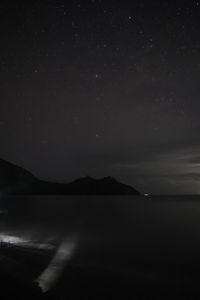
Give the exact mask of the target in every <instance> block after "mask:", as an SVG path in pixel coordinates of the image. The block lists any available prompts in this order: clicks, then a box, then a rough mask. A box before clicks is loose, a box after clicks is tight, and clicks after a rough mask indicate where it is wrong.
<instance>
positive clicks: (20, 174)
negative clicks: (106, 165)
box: [0, 159, 140, 195]
mask: <svg viewBox="0 0 200 300" xmlns="http://www.w3.org/2000/svg"><path fill="white" fill-rule="evenodd" d="M0 189H1V191H2V193H3V194H12V195H25V194H30V195H36V194H40V195H41V194H44V195H56V194H57V195H139V194H140V193H139V192H138V191H137V190H136V189H134V188H133V187H132V186H129V185H126V184H123V183H121V182H119V181H117V180H116V179H114V178H112V177H109V176H108V177H104V178H101V179H95V178H92V177H89V176H88V177H84V178H79V179H76V180H74V181H72V182H70V183H54V182H47V181H43V180H40V179H38V178H37V177H35V176H34V175H33V174H31V172H29V171H27V170H25V169H24V168H21V167H19V166H16V165H14V164H12V163H10V162H7V161H5V160H3V159H0Z"/></svg>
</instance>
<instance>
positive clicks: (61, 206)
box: [0, 195, 200, 299]
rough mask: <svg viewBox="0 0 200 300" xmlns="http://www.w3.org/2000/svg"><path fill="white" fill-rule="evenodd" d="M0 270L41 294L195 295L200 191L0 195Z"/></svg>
mask: <svg viewBox="0 0 200 300" xmlns="http://www.w3.org/2000/svg"><path fill="white" fill-rule="evenodd" d="M0 270H1V272H2V273H3V272H5V273H8V274H10V276H13V277H15V278H16V280H19V281H20V282H23V283H24V284H29V283H30V282H34V283H37V285H38V286H39V288H40V289H41V291H42V293H43V294H45V296H46V297H47V299H48V297H49V299H198V298H199V297H200V196H190V195H186V196H148V197H144V196H44V195H42V196H39V195H38V196H17V197H16V196H9V197H5V196H4V197H1V198H0ZM45 299H46V298H45Z"/></svg>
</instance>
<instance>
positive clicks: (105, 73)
mask: <svg viewBox="0 0 200 300" xmlns="http://www.w3.org/2000/svg"><path fill="white" fill-rule="evenodd" d="M0 18H1V50H0V141H1V143H0V157H1V158H4V159H6V160H9V161H11V162H13V163H16V164H18V165H20V166H23V167H25V168H27V169H28V170H30V171H32V172H33V173H34V174H35V175H36V176H38V177H40V178H42V179H45V180H52V181H59V182H68V181H71V180H73V179H75V178H78V177H82V176H87V175H90V176H94V177H97V178H98V177H103V176H108V175H109V176H113V177H115V178H116V179H118V180H120V181H122V182H125V183H128V184H131V185H133V186H134V187H135V188H137V189H139V190H140V191H141V192H144V193H145V192H146V193H164V194H167V193H200V151H199V150H200V136H199V131H200V118H199V116H200V1H193V0H185V1H184V0H180V1H175V0H173V1H172V0H169V1H167V0H165V1H164V0H153V1H150V0H147V1H143V0H135V1H116V0H115V1H114V0H82V1H80V0H79V1H78V0H76V1H75V0H74V1H27V3H25V4H24V3H23V2H20V1H15V2H13V3H11V2H10V1H7V2H5V3H4V2H1V7H0Z"/></svg>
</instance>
